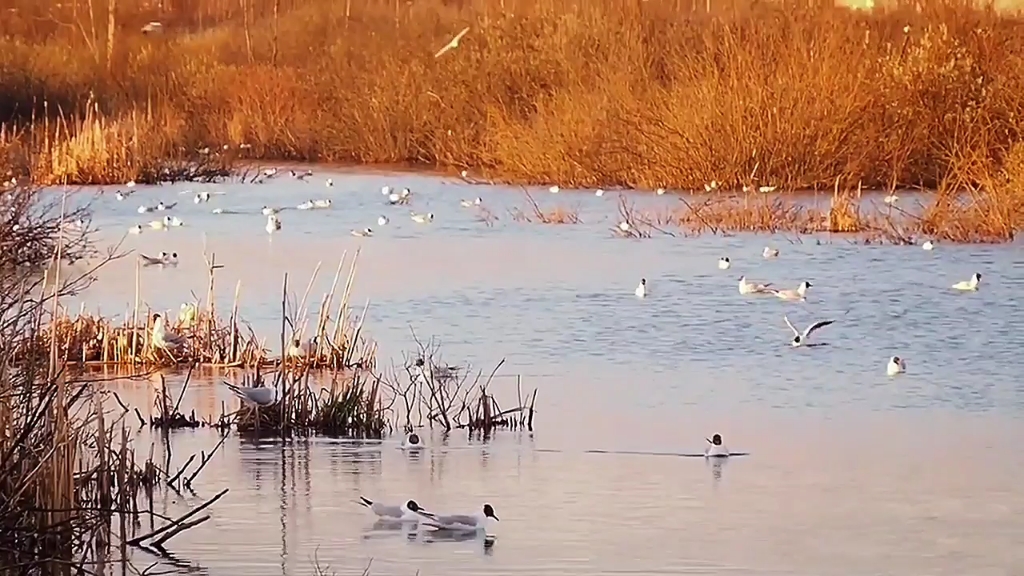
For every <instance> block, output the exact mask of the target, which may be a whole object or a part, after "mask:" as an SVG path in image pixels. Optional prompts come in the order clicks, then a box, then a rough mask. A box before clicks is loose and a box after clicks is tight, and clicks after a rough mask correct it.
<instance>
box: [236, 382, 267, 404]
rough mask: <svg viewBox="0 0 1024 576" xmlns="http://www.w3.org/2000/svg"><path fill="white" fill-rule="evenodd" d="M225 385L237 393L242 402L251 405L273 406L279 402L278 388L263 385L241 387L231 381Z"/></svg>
mask: <svg viewBox="0 0 1024 576" xmlns="http://www.w3.org/2000/svg"><path fill="white" fill-rule="evenodd" d="M224 385H225V386H227V387H228V389H229V390H231V391H232V392H234V393H235V396H238V397H239V398H241V400H242V402H244V403H245V404H248V405H250V406H260V407H265V406H272V405H274V404H276V403H277V399H278V393H277V388H266V387H263V386H259V387H248V386H247V387H245V388H243V387H241V386H235V385H234V384H232V383H230V382H224Z"/></svg>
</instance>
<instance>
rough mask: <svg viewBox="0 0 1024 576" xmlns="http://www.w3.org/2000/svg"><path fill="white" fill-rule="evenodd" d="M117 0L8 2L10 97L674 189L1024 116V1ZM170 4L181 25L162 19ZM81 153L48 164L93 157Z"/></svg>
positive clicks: (259, 145)
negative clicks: (90, 102)
mask: <svg viewBox="0 0 1024 576" xmlns="http://www.w3.org/2000/svg"><path fill="white" fill-rule="evenodd" d="M111 2H113V0H106V1H104V0H97V1H96V2H92V3H89V5H88V7H85V6H80V5H79V4H78V3H69V4H44V5H39V4H36V3H32V2H29V1H28V0H12V1H11V2H9V3H8V4H9V5H10V8H11V9H10V10H9V11H8V13H6V14H5V17H4V18H3V19H2V20H3V21H2V22H0V38H2V39H0V77H3V78H4V83H3V85H2V86H0V120H7V121H11V122H17V123H20V124H26V125H27V124H28V123H30V122H32V119H33V118H35V119H36V121H37V124H38V122H39V119H40V118H42V117H43V116H45V115H47V114H49V115H51V116H52V115H55V114H56V112H57V111H58V110H64V111H66V112H67V113H69V114H70V113H72V111H77V110H82V108H81V106H82V101H83V100H84V99H85V98H86V96H87V95H89V94H92V95H93V96H94V99H95V102H97V103H98V109H99V111H100V112H101V113H102V114H103V115H104V117H106V118H110V120H107V121H105V122H106V124H105V126H106V127H107V128H106V129H107V130H110V131H111V134H110V136H109V138H114V139H121V138H125V139H129V140H130V137H131V136H132V134H131V133H132V132H134V128H133V127H131V120H130V119H131V118H132V115H133V114H134V115H135V116H134V117H135V119H136V120H135V121H136V122H138V121H139V120H138V119H139V118H141V117H145V118H154V117H155V118H169V119H172V120H173V121H156V122H155V124H156V128H158V129H157V130H155V131H154V139H155V140H156V141H157V143H158V144H159V145H157V144H154V145H152V147H148V146H149V145H148V144H147V148H146V149H144V150H143V151H142V152H140V153H145V154H158V153H162V154H167V153H168V150H170V149H171V146H172V145H173V147H174V149H175V150H177V149H179V148H184V149H186V150H192V149H196V148H201V147H204V146H220V145H222V144H228V145H231V146H237V145H239V144H242V143H245V144H250V145H252V152H253V154H255V155H257V156H258V157H262V158H268V159H269V158H275V159H297V160H316V161H332V162H355V163H419V164H431V165H442V166H452V167H468V166H474V167H478V168H479V169H480V170H483V171H485V172H490V173H492V174H495V175H497V176H499V177H502V178H506V179H511V180H516V181H520V182H530V183H542V182H553V181H554V182H559V183H561V184H563V185H565V186H567V187H568V186H596V185H601V186H605V187H607V186H612V185H621V186H626V187H630V186H633V187H639V186H646V187H654V186H666V187H671V188H674V189H695V188H699V187H700V186H701V185H702V184H703V183H704V182H707V181H709V180H711V179H715V180H717V181H718V182H721V183H722V184H723V188H728V189H738V188H739V187H740V185H741V184H745V183H750V182H749V179H750V175H751V174H756V178H755V180H757V182H756V183H760V184H765V183H770V184H773V185H780V186H783V187H787V188H790V189H792V188H801V187H819V188H826V187H831V185H832V183H833V182H834V181H835V179H836V178H841V179H842V180H843V182H844V187H845V186H846V185H848V184H849V183H853V182H858V181H862V182H863V183H864V186H865V187H867V188H876V187H884V188H889V187H894V185H896V184H907V185H924V186H936V185H937V184H938V183H939V182H941V181H942V180H943V179H944V178H945V177H946V176H947V174H948V173H949V171H950V163H951V161H952V159H951V157H950V154H949V151H950V150H951V149H954V148H964V147H966V146H977V145H980V146H981V148H980V150H978V151H979V152H980V153H981V154H982V155H984V156H985V157H986V158H990V159H995V160H997V161H998V160H999V158H1000V157H1001V153H1000V151H1001V150H1007V149H1009V146H1010V145H1011V144H1012V143H1014V142H1016V141H1018V140H1020V139H1021V138H1020V136H1021V134H1020V128H1019V122H1017V121H1016V120H1015V118H1019V117H1020V116H1021V113H1022V111H1024V110H1022V104H1024V66H1020V62H1021V59H1022V57H1024V42H1022V40H1024V33H1022V26H1021V23H1020V22H1018V21H1017V20H1016V19H1014V18H1011V17H1004V16H1001V15H999V14H997V13H995V12H994V11H992V10H988V9H980V8H973V7H971V6H969V5H967V4H966V3H963V2H958V1H957V0H934V1H931V2H919V3H916V4H915V6H913V7H911V6H910V5H906V6H904V5H902V4H895V5H889V6H887V7H884V8H879V9H876V10H875V11H873V12H870V13H867V12H858V11H853V10H849V9H845V8H842V7H834V6H832V5H831V4H824V3H819V4H813V3H812V4H810V5H808V4H806V3H801V4H799V5H796V4H792V3H768V4H763V3H744V2H739V3H733V4H731V5H730V7H729V10H720V11H719V10H717V9H715V10H712V13H710V14H707V13H704V3H693V4H691V3H690V2H678V1H677V0H648V1H646V2H642V3H639V4H630V3H626V4H623V3H622V2H618V1H615V0H597V1H595V2H585V3H578V2H570V1H569V0H519V1H517V2H515V3H514V5H510V4H508V2H504V1H502V0H497V1H494V0H490V1H488V0H484V1H481V2H472V3H469V2H459V3H452V2H446V1H443V0H417V1H415V2H407V3H398V4H396V3H393V2H390V1H387V2H385V1H384V0H370V1H367V2H358V3H352V2H328V1H326V0H295V1H294V2H291V3H288V5H287V6H283V7H282V6H281V5H280V3H278V2H273V1H272V0H250V1H246V2H241V3H236V2H228V1H227V0H217V1H214V2H203V3H198V2H194V1H193V2H183V3H173V4H170V5H168V4H159V5H140V4H125V3H119V4H117V5H116V9H115V10H114V12H113V14H112V16H113V17H112V18H111V14H108V12H107V11H108V8H109V7H110V5H111V4H110V3H111ZM277 7H280V10H278V9H277ZM90 11H92V12H91V13H90ZM150 19H158V20H160V21H162V22H164V24H165V26H164V28H165V32H164V33H162V34H152V35H149V36H145V35H142V34H141V32H139V29H140V27H141V26H142V24H144V23H145V22H146V21H148V20H150ZM111 21H112V22H114V27H113V28H112V29H108V28H107V27H108V22H111ZM466 25H469V26H470V27H471V31H470V33H469V34H468V35H467V36H466V37H465V38H463V40H462V43H461V45H460V46H459V48H457V49H456V50H453V51H451V52H449V53H447V54H445V55H444V56H443V57H441V58H434V52H435V51H436V50H437V48H439V47H440V46H441V45H443V44H444V43H445V42H447V40H448V39H449V38H451V36H452V35H454V33H455V32H456V31H458V30H460V29H461V28H462V27H463V26H466ZM44 102H48V103H49V106H50V108H49V112H47V111H45V110H44V108H43V103H44ZM147 121H148V120H147ZM78 128H81V129H84V130H86V131H87V132H88V131H90V130H91V129H90V127H89V126H85V127H76V129H78ZM93 128H94V127H93ZM35 130H41V128H39V127H38V126H37V127H36V128H35ZM149 131H150V130H149V127H148V126H147V127H146V133H148V132H149ZM70 140H71V141H74V142H76V143H77V142H81V145H84V146H86V148H87V149H89V148H96V147H99V148H100V149H101V150H102V149H103V147H108V148H109V147H110V146H111V144H110V143H109V141H108V139H107V138H98V137H97V136H95V135H92V136H85V137H82V138H70ZM98 142H103V144H102V145H100V144H98ZM77 145H78V144H74V145H72V144H69V146H71V148H72V149H74V148H75V147H76V146H77ZM139 145H140V144H139ZM56 152H57V153H58V154H61V153H63V152H64V149H63V148H58V149H57V150H56ZM68 152H70V151H68ZM112 156H113V157H114V158H117V153H116V152H115V153H112ZM55 162H56V165H54V163H55ZM110 162H114V164H115V165H120V164H119V163H121V164H124V162H122V161H121V160H116V161H115V160H110ZM69 164H70V165H69ZM78 164H79V163H78V162H77V161H76V162H72V161H66V160H63V159H56V160H54V159H50V160H48V161H46V162H43V163H42V165H41V166H40V165H37V166H36V168H37V170H40V171H43V172H44V174H42V175H40V176H39V179H40V180H43V181H46V180H50V179H54V178H58V177H66V178H68V179H72V178H86V177H92V178H95V176H90V172H89V171H88V170H84V169H82V168H79V167H78ZM140 164H141V165H145V162H142V160H141V159H140V160H138V161H133V163H132V164H131V165H132V167H134V169H136V170H139V168H138V166H139V165H140ZM47 170H53V171H54V172H55V175H49V174H45V172H46V171H47ZM123 171H124V172H130V171H131V170H128V169H123Z"/></svg>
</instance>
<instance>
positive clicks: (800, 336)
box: [782, 316, 835, 348]
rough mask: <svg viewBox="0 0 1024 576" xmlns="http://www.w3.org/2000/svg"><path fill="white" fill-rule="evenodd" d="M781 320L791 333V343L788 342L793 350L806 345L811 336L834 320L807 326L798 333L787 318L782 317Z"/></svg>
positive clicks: (821, 321)
mask: <svg viewBox="0 0 1024 576" xmlns="http://www.w3.org/2000/svg"><path fill="white" fill-rule="evenodd" d="M782 319H783V320H785V321H786V326H789V329H790V330H792V331H793V341H792V342H790V345H791V346H793V347H794V348H796V347H798V346H803V345H805V344H807V341H808V340H809V339H810V338H811V334H813V333H814V332H815V331H817V330H818V329H820V328H824V327H825V326H828V325H829V324H832V323H833V322H835V320H820V321H818V322H815V323H814V324H811V325H810V326H808V327H807V328H806V329H804V331H803V332H800V331H799V330H797V329H796V327H794V326H793V323H792V322H790V321H789V317H788V316H783V317H782Z"/></svg>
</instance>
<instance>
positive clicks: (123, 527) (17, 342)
mask: <svg viewBox="0 0 1024 576" xmlns="http://www.w3.org/2000/svg"><path fill="white" fill-rule="evenodd" d="M5 257H6V255H5V254H2V253H0V258H5ZM4 270H7V268H4ZM78 285H80V284H78V283H76V282H74V281H73V280H72V281H71V282H67V283H64V284H60V283H57V284H55V285H54V288H53V290H52V292H50V291H43V292H42V293H41V291H39V290H38V286H37V285H35V284H32V283H30V282H22V283H20V284H18V285H17V286H16V287H13V288H10V287H9V288H8V290H7V291H5V293H4V297H3V298H2V299H0V319H2V321H0V566H4V567H6V568H8V569H16V571H17V572H18V573H22V574H71V573H82V574H84V573H93V572H96V571H98V572H103V571H104V569H103V567H104V566H105V565H107V564H113V563H115V562H117V561H118V559H119V558H120V559H123V558H125V556H126V549H127V547H128V546H136V547H142V548H147V549H150V550H153V551H155V552H157V553H160V552H163V551H164V549H163V545H164V544H165V543H166V542H167V541H168V540H170V539H171V538H173V537H174V536H175V535H177V534H180V533H181V532H183V531H185V530H188V529H190V528H192V527H195V526H197V525H199V524H201V523H202V522H204V521H205V520H208V519H209V516H205V517H200V518H196V519H194V520H190V519H189V518H190V517H192V516H194V515H195V512H198V511H199V510H201V509H204V508H207V507H208V506H209V505H211V504H212V503H213V502H214V501H216V499H217V498H219V497H220V496H222V495H223V494H224V493H226V490H224V491H222V492H221V494H220V495H218V496H217V497H215V498H213V499H212V500H209V501H207V502H206V503H205V504H203V505H202V506H199V507H197V508H196V509H193V511H192V512H189V513H187V514H185V515H184V516H182V517H181V518H178V519H167V518H166V517H163V516H160V515H159V514H156V513H154V512H153V501H154V492H156V491H157V490H159V489H161V487H162V486H166V487H168V488H169V489H171V490H175V491H178V492H179V493H180V489H181V487H182V486H183V485H182V484H181V482H180V481H179V480H178V479H177V477H176V476H173V475H170V474H169V473H168V470H169V469H170V453H169V451H168V452H167V460H166V461H165V462H164V463H162V465H161V463H158V462H156V461H155V460H154V458H153V452H152V451H151V452H150V455H149V456H148V457H144V456H142V455H140V454H138V453H137V452H136V449H135V447H134V444H133V437H134V433H133V432H132V431H130V430H129V428H128V426H127V424H126V422H125V421H124V419H123V416H122V417H116V416H113V415H111V414H109V413H108V411H107V410H105V409H104V407H103V402H102V396H101V393H98V392H96V391H95V382H94V381H92V380H90V379H88V378H85V377H83V376H82V375H81V374H76V373H73V372H70V371H67V370H66V369H65V367H62V365H61V362H60V359H59V357H58V354H57V345H56V341H55V340H54V339H53V338H52V333H51V339H49V340H47V339H45V338H41V334H40V332H39V331H40V327H41V326H43V325H44V322H45V319H46V318H47V317H49V315H50V314H51V313H52V310H53V309H54V308H56V307H57V305H58V302H59V300H60V298H62V297H67V296H70V295H71V294H73V293H74V287H75V286H78ZM69 287H70V288H69ZM26 348H35V350H33V351H32V352H31V353H27V354H24V355H23V357H22V358H20V359H16V358H15V354H16V353H17V352H18V351H24V350H25V349H26ZM190 461H191V459H190ZM192 478H194V476H192V477H190V480H191V479H192ZM147 517H148V519H149V522H150V523H151V524H154V523H155V522H154V518H156V517H160V518H165V521H162V522H161V524H163V525H162V526H160V527H159V528H156V529H155V530H151V531H148V532H147V531H143V530H141V527H142V522H143V520H144V519H145V518H147ZM97 567H99V568H97Z"/></svg>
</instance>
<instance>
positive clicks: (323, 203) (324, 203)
mask: <svg viewBox="0 0 1024 576" xmlns="http://www.w3.org/2000/svg"><path fill="white" fill-rule="evenodd" d="M330 207H331V199H330V198H325V199H323V200H313V208H330Z"/></svg>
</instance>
